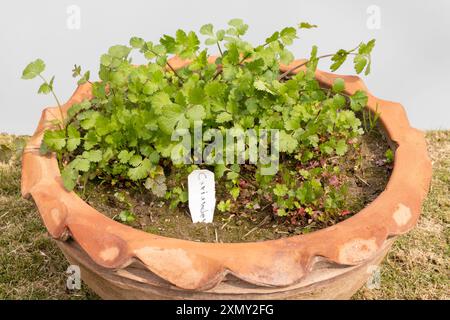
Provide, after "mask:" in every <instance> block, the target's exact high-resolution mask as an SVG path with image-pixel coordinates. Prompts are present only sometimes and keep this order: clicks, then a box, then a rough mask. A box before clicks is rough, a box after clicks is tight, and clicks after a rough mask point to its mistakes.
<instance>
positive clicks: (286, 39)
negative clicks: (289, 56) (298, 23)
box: [280, 27, 297, 45]
mask: <svg viewBox="0 0 450 320" xmlns="http://www.w3.org/2000/svg"><path fill="white" fill-rule="evenodd" d="M280 38H281V41H283V43H284V44H285V45H290V44H292V43H293V42H294V39H296V38H297V30H296V29H295V28H293V27H286V28H284V29H283V30H281V32H280Z"/></svg>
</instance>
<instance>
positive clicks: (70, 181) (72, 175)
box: [61, 166, 79, 191]
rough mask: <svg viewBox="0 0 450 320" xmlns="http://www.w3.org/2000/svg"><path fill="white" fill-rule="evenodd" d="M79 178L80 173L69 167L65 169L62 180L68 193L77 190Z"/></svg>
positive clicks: (62, 172)
mask: <svg viewBox="0 0 450 320" xmlns="http://www.w3.org/2000/svg"><path fill="white" fill-rule="evenodd" d="M78 176H79V174H78V172H77V171H76V170H75V169H73V168H72V167H69V166H67V167H65V168H63V170H62V171H61V178H62V181H63V185H64V188H66V189H67V191H72V190H73V189H74V188H75V186H76V184H77V179H78Z"/></svg>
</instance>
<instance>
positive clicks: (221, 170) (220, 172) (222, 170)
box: [214, 164, 227, 179]
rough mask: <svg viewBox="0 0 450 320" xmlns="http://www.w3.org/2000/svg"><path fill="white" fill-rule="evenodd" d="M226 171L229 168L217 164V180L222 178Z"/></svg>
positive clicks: (215, 169)
mask: <svg viewBox="0 0 450 320" xmlns="http://www.w3.org/2000/svg"><path fill="white" fill-rule="evenodd" d="M225 171H227V167H226V166H225V165H224V164H216V165H215V166H214V173H215V176H216V179H220V178H222V177H223V175H224V173H225Z"/></svg>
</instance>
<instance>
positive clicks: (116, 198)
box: [76, 128, 392, 242]
mask: <svg viewBox="0 0 450 320" xmlns="http://www.w3.org/2000/svg"><path fill="white" fill-rule="evenodd" d="M357 144H358V145H359V147H358V148H357V149H356V150H355V151H351V152H347V154H346V155H345V156H343V157H335V159H329V160H331V161H332V162H333V163H334V164H335V165H336V164H337V165H338V166H339V167H340V169H341V171H342V172H343V173H344V174H343V179H342V181H341V182H342V183H345V185H346V186H347V187H348V192H347V196H346V199H345V204H346V206H345V207H346V208H347V210H344V211H343V212H342V213H341V214H339V215H338V217H333V218H332V219H326V221H324V222H320V221H318V220H317V219H307V218H306V219H304V221H303V222H302V223H296V224H292V223H290V221H288V220H287V219H286V218H280V217H277V216H276V215H275V214H274V213H273V208H272V206H271V205H262V206H261V207H260V208H259V209H246V208H245V206H244V205H241V206H240V207H237V208H236V207H235V208H234V210H232V211H231V213H230V212H225V213H222V212H220V211H219V210H216V212H215V214H214V222H213V223H195V224H194V223H192V220H191V217H190V214H189V209H188V207H187V205H179V206H178V207H177V208H175V209H171V208H169V204H168V203H167V201H163V200H160V199H158V198H156V197H155V196H153V195H152V194H151V192H149V191H147V190H145V189H144V190H145V191H144V190H142V189H133V188H130V187H128V188H119V187H112V186H111V185H107V184H101V183H100V184H99V183H98V182H97V183H96V182H95V181H93V182H89V183H88V184H87V185H86V186H85V187H84V188H82V187H78V189H76V191H77V192H78V194H80V196H82V198H83V199H84V200H85V201H86V202H88V203H89V204H90V205H91V206H92V207H94V208H96V209H97V210H98V211H100V212H102V213H103V214H105V215H107V216H108V217H110V218H112V219H115V220H120V219H119V215H120V213H121V212H122V211H123V210H130V211H132V212H133V214H134V217H135V220H134V221H130V222H127V223H128V224H129V225H131V226H133V227H135V228H138V229H141V230H144V231H146V232H150V233H153V234H157V235H161V236H167V237H173V238H179V239H185V240H192V241H202V242H252V241H264V240H273V239H279V238H283V237H288V236H292V235H298V234H305V233H308V232H311V231H315V230H318V229H321V228H324V227H327V226H330V225H333V224H336V223H338V222H340V221H342V220H345V219H347V218H349V217H351V216H352V215H353V214H355V213H357V212H359V211H360V210H361V209H363V208H364V207H365V206H366V205H367V204H369V203H370V202H372V201H373V200H374V199H375V198H376V197H377V196H378V195H379V194H380V193H381V192H382V191H383V190H384V189H385V186H386V184H387V182H388V180H389V176H390V173H391V170H392V164H391V163H390V162H389V161H388V160H387V159H386V156H385V152H386V151H387V150H388V149H389V145H388V143H387V141H386V139H385V137H384V135H383V134H381V133H380V131H379V130H378V129H377V128H374V130H372V131H371V132H370V133H365V134H364V135H362V136H361V137H360V138H359V141H358V142H357ZM223 191H224V190H222V189H221V186H220V185H217V184H216V198H217V202H216V203H219V201H220V200H225V199H224V198H223V195H222V194H224V193H223ZM241 195H242V191H241ZM240 197H241V196H240ZM238 202H239V198H238Z"/></svg>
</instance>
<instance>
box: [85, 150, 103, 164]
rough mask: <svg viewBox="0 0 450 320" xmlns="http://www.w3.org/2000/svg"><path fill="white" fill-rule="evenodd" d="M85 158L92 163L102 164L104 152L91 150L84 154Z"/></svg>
mask: <svg viewBox="0 0 450 320" xmlns="http://www.w3.org/2000/svg"><path fill="white" fill-rule="evenodd" d="M83 158H85V159H87V160H89V161H90V162H100V161H101V160H102V150H89V151H84V152H83Z"/></svg>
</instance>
